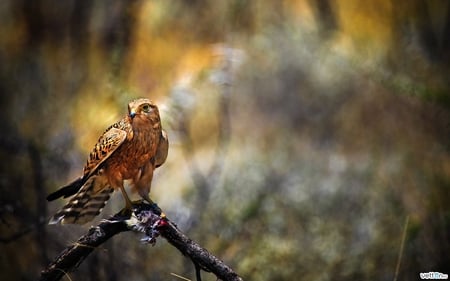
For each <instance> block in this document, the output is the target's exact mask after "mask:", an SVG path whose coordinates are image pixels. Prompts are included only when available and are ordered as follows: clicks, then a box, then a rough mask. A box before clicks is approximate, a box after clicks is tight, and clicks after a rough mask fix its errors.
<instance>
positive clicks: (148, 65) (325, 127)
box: [0, 0, 450, 280]
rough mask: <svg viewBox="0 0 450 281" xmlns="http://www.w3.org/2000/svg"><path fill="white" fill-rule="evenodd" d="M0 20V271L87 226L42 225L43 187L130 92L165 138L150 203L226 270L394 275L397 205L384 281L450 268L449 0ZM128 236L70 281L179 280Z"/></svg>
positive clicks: (101, 7) (18, 10) (10, 275)
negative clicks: (165, 153)
mask: <svg viewBox="0 0 450 281" xmlns="http://www.w3.org/2000/svg"><path fill="white" fill-rule="evenodd" d="M0 22H1V24H0V61H1V63H0V91H1V111H0V117H1V120H3V122H2V134H1V137H0V155H1V159H2V160H3V161H1V164H0V165H1V170H0V173H1V174H0V188H1V192H2V196H1V199H0V200H1V204H0V229H1V232H0V233H1V237H0V250H1V251H2V253H3V254H2V255H1V259H0V272H1V273H0V279H2V280H35V279H36V278H37V276H38V275H39V272H40V270H41V269H42V268H43V266H44V265H46V264H47V263H48V262H49V260H51V259H52V258H54V257H55V256H56V255H57V254H58V253H59V252H60V251H61V250H62V249H63V248H64V247H65V245H67V244H69V243H71V242H73V241H75V240H76V239H77V238H78V237H79V235H81V234H82V233H83V232H84V231H85V230H86V228H87V226H71V225H69V226H48V225H46V222H47V219H48V217H49V216H50V215H51V214H53V212H55V211H56V210H57V208H58V207H60V206H61V205H62V204H63V202H62V200H61V201H60V202H57V203H47V202H46V201H45V196H46V194H47V193H48V192H50V191H53V190H55V189H56V188H57V187H58V186H61V185H63V184H65V183H67V182H68V181H69V180H71V179H72V178H74V177H76V176H78V175H79V174H80V173H81V167H82V165H83V164H84V161H85V157H86V156H87V153H88V152H89V150H90V149H91V147H92V145H93V144H94V143H95V141H96V139H97V138H98V136H99V134H100V133H101V132H103V130H104V129H105V127H107V126H108V125H109V124H111V123H112V122H114V121H116V120H118V119H119V118H120V116H122V115H123V114H125V112H126V104H127V103H128V101H129V100H130V99H132V98H134V97H137V96H147V97H150V98H151V99H153V100H155V101H156V102H157V103H158V104H159V105H160V108H161V114H162V118H163V123H164V124H163V125H164V126H165V128H166V129H167V131H168V133H169V138H170V141H171V147H170V152H169V158H168V160H167V162H166V164H165V165H164V166H163V167H161V168H160V169H158V171H157V172H156V176H155V179H154V182H153V190H152V195H151V196H152V198H153V199H154V200H155V201H157V202H158V203H159V205H160V206H161V207H162V208H163V209H164V210H165V212H166V213H167V214H168V216H169V217H170V218H172V219H173V220H174V221H175V222H177V223H178V225H179V227H180V228H181V229H182V230H183V231H185V232H186V233H187V234H188V235H189V236H191V237H192V238H193V239H195V240H197V241H198V242H199V243H200V244H201V245H203V246H204V247H206V248H208V249H209V250H210V251H211V252H213V253H214V254H216V255H217V256H219V257H221V258H222V259H224V260H225V261H226V263H228V264H230V265H231V266H232V267H233V268H234V269H236V270H237V272H238V273H239V274H241V275H242V276H243V277H244V279H247V280H393V279H394V275H395V269H396V266H397V263H398V256H399V250H400V246H401V239H402V231H403V228H404V227H405V222H406V218H407V217H409V218H410V219H409V224H408V225H407V232H406V233H407V235H406V240H405V244H404V252H403V256H402V260H401V261H400V267H399V269H400V270H399V275H398V276H399V280H415V279H417V278H418V274H419V272H429V271H440V272H443V273H449V272H448V271H446V270H448V264H450V259H449V255H448V253H449V252H450V237H449V235H450V205H449V204H448V202H450V193H449V188H450V145H449V144H450V142H449V140H450V83H449V75H448V73H449V72H450V41H449V40H450V4H449V3H448V1H444V0H433V1H424V0H413V1H407V2H404V3H403V2H402V3H400V2H398V1H389V0H378V1H375V0H373V1H364V2H361V1H356V0H342V1H329V0H319V1H311V0H303V1H302V0H300V1H292V0H285V1H278V2H273V3H272V2H270V1H268V2H262V1H244V0H234V1H221V2H217V1H187V2H183V1H162V0H158V1H118V0H115V1H105V2H100V1H94V2H89V1H58V2H56V1H42V0H41V1H32V2H30V1H23V0H20V1H10V0H9V1H2V3H1V4H0ZM122 204H123V202H122V198H121V197H120V195H116V196H114V198H112V200H111V202H110V203H109V204H108V206H107V208H106V209H105V211H104V213H105V214H103V215H104V216H105V215H107V214H112V213H115V212H116V211H117V210H118V209H119V208H121V206H122ZM139 238H140V237H138V236H137V235H136V234H132V233H125V234H123V235H120V236H117V237H115V238H114V239H113V240H112V241H109V242H108V243H106V244H105V245H104V246H103V247H102V248H101V249H98V250H97V251H95V252H94V253H93V254H92V255H91V256H90V257H89V258H88V259H87V260H86V261H85V262H84V263H83V264H82V265H81V266H80V268H79V270H78V271H76V272H74V273H70V274H69V275H70V279H71V280H105V279H106V280H130V279H131V280H178V278H176V277H174V276H173V275H171V274H170V273H176V274H178V275H182V276H186V277H187V278H191V279H193V278H194V267H193V266H192V264H191V263H190V262H189V261H188V260H186V259H185V258H184V257H182V256H180V254H179V253H178V252H177V251H176V250H175V249H173V248H172V247H170V246H169V245H167V243H166V242H165V241H164V240H159V242H158V243H157V245H156V247H153V248H149V247H148V246H146V245H141V244H140V243H139ZM203 276H204V278H205V280H215V279H214V276H212V275H210V274H206V273H203Z"/></svg>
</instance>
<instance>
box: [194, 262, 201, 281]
mask: <svg viewBox="0 0 450 281" xmlns="http://www.w3.org/2000/svg"><path fill="white" fill-rule="evenodd" d="M194 266H195V278H196V279H197V281H202V274H201V272H200V270H201V269H200V266H199V265H198V264H197V263H196V262H194Z"/></svg>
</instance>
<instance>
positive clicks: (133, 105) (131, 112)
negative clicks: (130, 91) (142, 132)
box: [128, 98, 159, 122]
mask: <svg viewBox="0 0 450 281" xmlns="http://www.w3.org/2000/svg"><path fill="white" fill-rule="evenodd" d="M128 116H129V117H130V119H131V121H132V122H135V121H137V122H139V121H145V120H151V121H155V122H158V121H159V111H158V107H157V106H156V105H155V104H154V103H153V102H152V101H151V100H149V99H145V98H141V99H137V100H134V101H131V102H130V103H129V104H128Z"/></svg>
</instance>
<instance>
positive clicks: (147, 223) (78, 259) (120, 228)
mask: <svg viewBox="0 0 450 281" xmlns="http://www.w3.org/2000/svg"><path fill="white" fill-rule="evenodd" d="M121 214H122V213H118V214H116V215H115V216H113V217H111V218H109V219H107V220H103V221H102V222H101V223H100V224H98V225H97V226H94V227H91V228H90V229H89V230H88V232H87V233H86V234H85V235H83V236H82V237H80V238H79V239H78V241H77V242H75V243H74V244H73V245H71V246H69V247H68V248H66V249H65V250H64V251H63V252H62V253H61V254H60V255H59V256H58V257H57V258H56V259H55V260H54V261H53V262H51V263H50V264H49V265H48V266H47V267H46V268H45V269H44V270H43V271H42V272H41V278H40V280H42V281H43V280H59V279H61V278H62V277H63V276H64V275H65V274H66V273H68V272H70V271H73V270H74V269H76V268H77V267H78V266H79V265H80V264H81V263H82V262H83V260H84V259H85V258H86V257H87V256H88V255H89V254H90V253H91V252H92V251H93V250H94V249H95V248H97V247H98V246H100V245H101V244H102V243H104V242H106V241H107V240H108V239H109V238H111V237H113V236H114V235H116V234H119V233H120V232H124V231H129V230H132V231H138V232H143V233H145V234H146V236H145V237H144V238H143V239H142V241H143V242H148V243H151V244H154V243H155V238H156V237H157V236H159V235H160V236H162V237H164V238H165V239H166V240H167V241H168V242H169V243H170V244H172V245H173V246H174V247H176V248H177V249H178V250H179V251H180V252H181V253H182V254H183V255H185V256H187V257H189V258H190V259H191V260H192V261H193V262H194V264H196V265H198V267H200V268H201V269H203V270H204V271H207V272H212V273H213V274H214V275H216V277H217V278H218V279H220V280H231V281H235V280H242V278H241V277H239V276H238V274H237V273H235V272H234V271H233V270H232V269H231V268H230V267H229V266H227V265H226V264H224V263H223V262H222V261H221V260H219V259H218V258H217V257H215V256H214V255H212V254H211V253H209V252H208V251H207V250H206V249H204V248H202V247H201V246H200V245H198V244H197V243H195V242H194V241H192V240H191V239H190V238H189V237H188V236H186V235H185V234H184V233H182V232H181V231H180V230H179V229H178V228H177V226H176V225H175V224H174V223H173V222H172V221H170V220H169V219H167V218H166V217H165V216H164V215H161V210H160V209H159V207H158V206H157V205H155V204H147V203H143V202H139V203H135V204H134V206H133V213H132V214H131V217H123V216H121Z"/></svg>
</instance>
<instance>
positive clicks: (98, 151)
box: [84, 120, 132, 178]
mask: <svg viewBox="0 0 450 281" xmlns="http://www.w3.org/2000/svg"><path fill="white" fill-rule="evenodd" d="M129 127H131V125H130V124H127V123H126V122H125V121H124V120H121V121H119V122H117V123H115V124H114V125H112V126H111V127H109V128H108V129H107V130H106V131H105V132H104V133H103V135H102V136H101V137H100V138H99V139H98V142H97V144H96V145H95V146H94V149H93V150H92V152H91V153H90V154H89V159H88V161H87V163H86V165H85V166H84V178H88V177H90V176H91V175H92V174H93V173H95V171H96V170H97V169H98V168H99V166H100V165H101V164H102V163H103V162H105V161H106V160H107V159H108V158H109V157H110V156H111V154H113V153H114V151H116V150H117V149H118V148H119V147H120V145H121V144H122V143H123V142H124V141H125V139H126V138H127V135H128V134H132V130H131V131H130V132H129V133H128V131H129V130H128V128H129Z"/></svg>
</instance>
